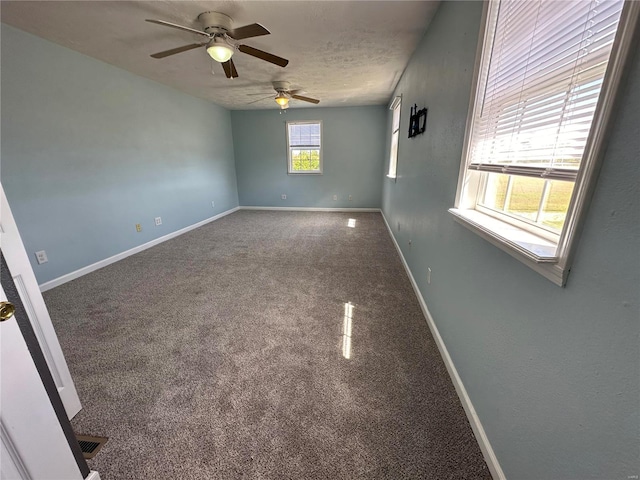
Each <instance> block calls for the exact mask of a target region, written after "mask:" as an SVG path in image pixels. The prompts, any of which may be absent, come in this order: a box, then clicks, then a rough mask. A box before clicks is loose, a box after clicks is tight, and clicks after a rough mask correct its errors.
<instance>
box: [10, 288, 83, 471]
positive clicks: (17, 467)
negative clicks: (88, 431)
mask: <svg viewBox="0 0 640 480" xmlns="http://www.w3.org/2000/svg"><path fill="white" fill-rule="evenodd" d="M6 299H7V298H6V296H5V294H4V290H3V289H2V286H1V285H0V301H6ZM0 478H1V479H2V480H14V479H18V480H22V479H24V480H27V479H45V478H46V479H50V480H54V479H55V480H58V479H59V480H82V474H81V473H80V469H79V468H78V465H77V464H76V461H75V458H74V457H73V453H72V452H71V449H70V448H69V443H68V442H67V438H66V437H65V435H64V432H63V431H62V427H61V426H60V422H59V421H58V417H56V414H55V411H54V410H53V406H52V405H51V401H50V400H49V397H48V396H47V392H46V391H45V389H44V385H42V381H41V380H40V375H39V374H38V371H37V370H36V366H35V364H34V363H33V359H32V358H31V354H30V353H29V350H28V349H27V344H26V343H25V341H24V338H23V337H22V333H21V332H20V328H19V327H18V323H17V321H16V319H15V317H13V318H10V319H8V320H5V321H3V322H0Z"/></svg>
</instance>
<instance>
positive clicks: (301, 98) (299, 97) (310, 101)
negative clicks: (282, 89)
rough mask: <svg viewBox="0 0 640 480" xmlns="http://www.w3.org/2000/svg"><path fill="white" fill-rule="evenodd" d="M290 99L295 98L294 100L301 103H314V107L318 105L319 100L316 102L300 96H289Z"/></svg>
mask: <svg viewBox="0 0 640 480" xmlns="http://www.w3.org/2000/svg"><path fill="white" fill-rule="evenodd" d="M291 98H295V99H296V100H302V101H303V102H309V103H315V104H316V105H317V104H318V103H320V100H316V99H315V98H309V97H303V96H301V95H294V94H291Z"/></svg>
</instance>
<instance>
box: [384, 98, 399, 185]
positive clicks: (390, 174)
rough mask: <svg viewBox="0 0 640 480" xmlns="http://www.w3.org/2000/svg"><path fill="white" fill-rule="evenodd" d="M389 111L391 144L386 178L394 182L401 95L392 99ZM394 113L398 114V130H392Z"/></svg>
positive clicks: (396, 172) (396, 166)
mask: <svg viewBox="0 0 640 480" xmlns="http://www.w3.org/2000/svg"><path fill="white" fill-rule="evenodd" d="M389 110H392V111H393V113H392V114H391V143H390V145H389V171H388V173H387V177H388V178H391V179H392V180H395V179H396V178H398V150H399V147H400V124H401V122H402V95H398V96H397V97H394V98H393V100H392V101H391V104H390V105H389ZM396 111H397V112H398V128H394V126H395V117H396ZM394 139H395V143H394ZM394 147H395V149H394ZM394 150H395V151H394Z"/></svg>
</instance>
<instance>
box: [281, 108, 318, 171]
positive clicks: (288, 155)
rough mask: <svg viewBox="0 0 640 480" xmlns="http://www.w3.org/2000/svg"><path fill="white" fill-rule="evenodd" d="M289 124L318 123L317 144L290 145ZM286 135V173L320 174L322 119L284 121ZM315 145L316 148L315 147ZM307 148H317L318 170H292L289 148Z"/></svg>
mask: <svg viewBox="0 0 640 480" xmlns="http://www.w3.org/2000/svg"><path fill="white" fill-rule="evenodd" d="M289 125H318V126H319V127H320V141H319V143H318V145H295V146H292V145H291V142H290V139H289ZM286 135H287V173H288V174H289V175H322V167H323V162H322V120H304V121H291V122H286ZM316 147H317V148H316ZM294 148H295V149H303V148H308V149H309V150H318V152H319V157H320V163H319V166H318V170H293V165H292V158H291V150H292V149H294Z"/></svg>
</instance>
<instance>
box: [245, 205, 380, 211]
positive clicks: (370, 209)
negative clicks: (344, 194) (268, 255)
mask: <svg viewBox="0 0 640 480" xmlns="http://www.w3.org/2000/svg"><path fill="white" fill-rule="evenodd" d="M239 208H240V210H283V211H290V212H380V209H379V208H340V207H338V208H322V207H251V206H243V207H239Z"/></svg>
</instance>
